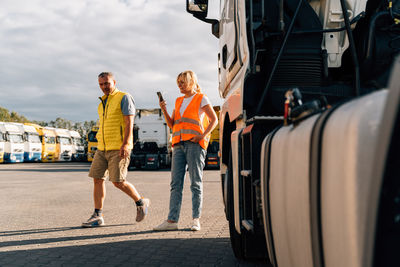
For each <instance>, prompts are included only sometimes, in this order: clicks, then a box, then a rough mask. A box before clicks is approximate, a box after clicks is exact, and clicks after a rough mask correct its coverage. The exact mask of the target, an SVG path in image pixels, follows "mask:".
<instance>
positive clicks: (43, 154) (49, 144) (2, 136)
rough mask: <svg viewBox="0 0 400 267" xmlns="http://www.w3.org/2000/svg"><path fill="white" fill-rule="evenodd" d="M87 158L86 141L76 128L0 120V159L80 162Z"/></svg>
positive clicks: (10, 160) (14, 161)
mask: <svg viewBox="0 0 400 267" xmlns="http://www.w3.org/2000/svg"><path fill="white" fill-rule="evenodd" d="M84 158H85V149H84V144H83V140H82V138H81V136H80V134H79V133H78V132H77V131H73V130H67V129H59V128H53V127H42V126H40V125H37V124H32V123H25V124H22V123H15V122H0V162H4V163H17V162H55V161H72V160H76V161H78V160H79V161H81V160H84Z"/></svg>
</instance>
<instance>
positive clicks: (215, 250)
mask: <svg viewBox="0 0 400 267" xmlns="http://www.w3.org/2000/svg"><path fill="white" fill-rule="evenodd" d="M150 232H151V231H148V232H147V231H146V233H141V234H149V233H150ZM126 234H130V235H136V234H139V232H138V233H133V232H131V233H126ZM109 236H110V235H108V237H109ZM103 237H105V236H99V237H97V238H99V239H101V238H103ZM84 238H85V237H83V238H82V237H80V238H78V239H79V240H82V239H84ZM92 238H93V236H92ZM57 239H58V240H57ZM65 240H66V239H65V238H52V239H50V240H49V239H42V240H37V239H36V240H34V241H33V242H35V243H37V244H46V243H49V242H50V243H51V242H63V241H65ZM67 240H71V239H70V238H69V239H67ZM28 243H30V244H32V242H29V241H28V240H25V241H22V242H21V243H20V244H19V245H24V244H28ZM4 245H17V246H18V244H17V243H13V244H11V243H8V242H7V244H5V243H4V242H1V243H0V247H1V246H4ZM88 265H91V266H100V265H101V266H267V265H266V264H265V263H264V262H239V261H237V260H236V259H235V257H234V256H233V253H232V250H231V247H230V242H229V239H228V238H193V239H178V238H177V239H151V238H148V239H141V240H131V241H120V242H107V243H102V244H94V245H93V244H90V245H72V246H71V245H66V246H64V247H55V248H46V249H29V250H19V251H9V252H0V266H88Z"/></svg>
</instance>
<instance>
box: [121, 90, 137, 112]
mask: <svg viewBox="0 0 400 267" xmlns="http://www.w3.org/2000/svg"><path fill="white" fill-rule="evenodd" d="M121 110H122V114H124V115H125V116H127V115H135V112H136V108H135V100H133V97H132V96H131V95H130V94H126V95H124V97H123V98H122V100H121Z"/></svg>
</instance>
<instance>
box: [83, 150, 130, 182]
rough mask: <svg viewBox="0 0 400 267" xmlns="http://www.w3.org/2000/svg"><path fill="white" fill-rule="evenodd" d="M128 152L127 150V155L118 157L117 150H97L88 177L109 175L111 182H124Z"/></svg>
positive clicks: (97, 177) (105, 176)
mask: <svg viewBox="0 0 400 267" xmlns="http://www.w3.org/2000/svg"><path fill="white" fill-rule="evenodd" d="M130 154H131V153H130V151H129V156H128V157H127V158H124V159H121V158H120V157H119V150H111V151H105V152H104V151H101V150H97V151H96V154H95V155H94V158H93V162H92V165H91V166H90V171H89V177H92V178H95V179H106V178H107V176H109V180H110V181H111V182H124V181H125V180H126V176H127V175H128V166H129V162H130V158H131V157H130ZM106 171H107V172H106ZM107 173H108V174H107Z"/></svg>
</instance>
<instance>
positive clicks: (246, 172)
mask: <svg viewBox="0 0 400 267" xmlns="http://www.w3.org/2000/svg"><path fill="white" fill-rule="evenodd" d="M240 175H242V176H243V177H251V170H242V171H240Z"/></svg>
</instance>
